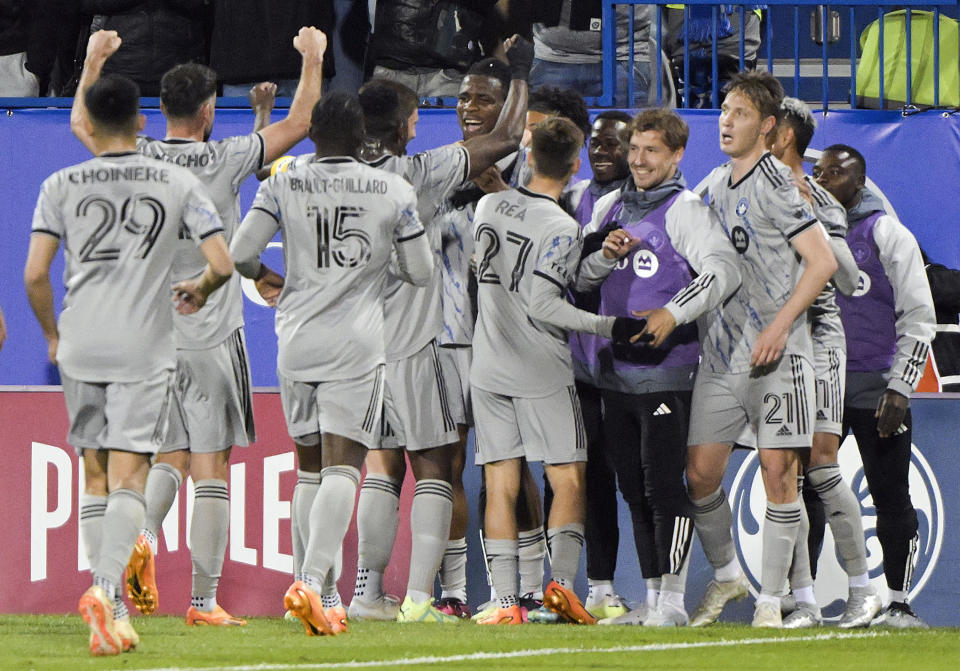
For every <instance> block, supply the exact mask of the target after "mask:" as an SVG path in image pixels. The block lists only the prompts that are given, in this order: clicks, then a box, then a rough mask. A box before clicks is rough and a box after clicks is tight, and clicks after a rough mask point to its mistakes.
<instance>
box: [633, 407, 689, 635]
mask: <svg viewBox="0 0 960 671" xmlns="http://www.w3.org/2000/svg"><path fill="white" fill-rule="evenodd" d="M641 399H642V401H641V403H639V404H637V405H636V406H635V408H634V413H635V415H634V416H635V421H636V422H637V423H638V424H639V425H640V427H641V428H640V461H641V465H642V469H643V472H644V473H645V475H646V477H645V478H644V480H643V484H644V494H645V497H646V499H647V501H648V502H649V505H650V508H651V509H652V511H653V529H654V543H655V546H654V551H655V553H656V559H657V574H658V575H659V576H660V581H661V583H660V594H659V597H658V599H657V604H656V610H655V611H654V612H653V613H652V614H651V615H650V617H649V618H648V619H647V621H646V622H645V623H644V624H646V625H648V626H661V627H662V626H684V625H686V624H687V623H688V622H689V618H688V616H687V611H686V607H685V605H684V594H685V593H686V567H687V559H688V555H689V552H690V541H691V540H692V538H693V510H692V504H691V503H690V499H689V497H688V496H687V492H686V486H685V485H684V481H683V473H684V467H685V465H686V442H687V427H688V420H689V407H690V394H689V393H688V392H678V393H672V392H664V393H654V394H644V395H643V396H642V397H641Z"/></svg>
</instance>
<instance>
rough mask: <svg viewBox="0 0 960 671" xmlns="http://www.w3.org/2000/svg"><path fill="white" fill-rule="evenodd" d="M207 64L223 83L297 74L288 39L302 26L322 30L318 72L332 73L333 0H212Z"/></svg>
mask: <svg viewBox="0 0 960 671" xmlns="http://www.w3.org/2000/svg"><path fill="white" fill-rule="evenodd" d="M213 6H214V12H213V32H212V35H211V44H210V67H212V68H213V69H214V70H216V71H217V75H219V77H220V81H222V82H224V83H226V84H245V83H247V82H259V81H264V80H276V79H297V78H299V77H300V67H301V63H302V59H301V57H300V54H299V53H298V52H297V50H296V49H294V48H293V38H294V37H296V36H297V32H298V31H299V30H300V28H302V27H303V26H314V27H316V28H319V29H320V30H322V31H323V32H325V33H326V34H327V51H326V53H325V54H324V56H323V76H324V78H330V77H332V76H333V74H334V66H333V47H332V46H331V45H332V44H333V40H334V35H333V28H334V22H335V18H336V17H335V16H334V13H333V2H332V1H329V0H269V1H265V0H213Z"/></svg>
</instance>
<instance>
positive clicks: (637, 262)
mask: <svg viewBox="0 0 960 671" xmlns="http://www.w3.org/2000/svg"><path fill="white" fill-rule="evenodd" d="M659 269H660V259H658V258H657V255H656V254H654V253H653V252H651V251H650V250H649V249H638V250H637V252H636V253H635V254H634V255H633V272H635V273H636V274H637V277H639V278H641V279H646V278H648V277H653V276H654V275H656V274H657V270H659Z"/></svg>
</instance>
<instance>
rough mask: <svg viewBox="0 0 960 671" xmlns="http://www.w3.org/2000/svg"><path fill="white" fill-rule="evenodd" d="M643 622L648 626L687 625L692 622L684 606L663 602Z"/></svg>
mask: <svg viewBox="0 0 960 671" xmlns="http://www.w3.org/2000/svg"><path fill="white" fill-rule="evenodd" d="M643 624H644V626H647V627H686V626H687V625H688V624H690V617H689V616H688V615H687V611H685V610H684V609H683V608H678V607H677V606H670V605H666V604H661V605H658V606H657V608H656V610H654V611H653V612H652V613H650V616H649V617H648V618H647V619H646V621H645V622H644V623H643Z"/></svg>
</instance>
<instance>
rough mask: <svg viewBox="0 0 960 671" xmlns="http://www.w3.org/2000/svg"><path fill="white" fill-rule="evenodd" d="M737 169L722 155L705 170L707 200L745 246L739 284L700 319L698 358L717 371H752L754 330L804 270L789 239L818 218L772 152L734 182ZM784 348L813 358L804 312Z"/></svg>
mask: <svg viewBox="0 0 960 671" xmlns="http://www.w3.org/2000/svg"><path fill="white" fill-rule="evenodd" d="M732 171H733V166H732V165H731V164H730V163H725V164H724V165H722V166H720V167H719V168H714V170H713V171H712V172H711V173H710V174H709V175H708V176H707V199H708V202H709V204H710V207H711V208H713V210H714V212H715V213H716V215H717V217H718V219H719V221H720V225H721V226H722V227H723V230H724V231H725V232H726V234H727V236H728V237H729V238H730V240H731V241H732V242H733V246H734V247H735V248H736V250H737V251H738V252H739V253H740V276H741V279H742V284H741V287H740V290H739V291H737V292H736V293H734V294H733V296H731V297H730V299H729V300H728V301H727V302H726V303H725V304H724V305H723V306H721V307H720V308H718V309H716V310H713V311H711V312H708V313H707V314H706V315H704V317H703V318H702V319H701V320H700V329H701V333H702V334H703V337H702V339H701V355H702V360H701V365H706V366H709V367H710V369H711V370H712V371H713V372H716V373H725V372H726V373H746V372H749V371H750V354H751V352H752V350H753V346H754V343H755V342H756V340H757V337H758V336H759V335H760V333H761V332H762V331H763V329H764V328H766V326H767V325H769V324H770V322H771V321H773V318H774V317H775V316H776V314H777V312H778V311H779V310H780V308H781V307H783V304H784V303H786V301H787V299H788V298H789V297H790V295H791V294H792V293H793V289H794V286H796V284H797V281H798V280H799V279H800V275H801V273H802V266H801V263H800V260H799V258H798V256H797V254H796V252H795V251H794V250H793V248H792V247H791V245H790V240H791V239H792V238H793V237H795V236H796V235H799V234H800V233H802V232H804V231H806V230H807V229H808V228H810V227H811V226H819V223H818V222H817V220H816V218H815V217H814V216H813V212H812V211H811V209H810V206H809V204H808V203H807V201H806V200H804V198H803V197H802V196H801V195H800V192H799V191H798V189H797V187H796V186H795V185H794V183H793V175H792V172H791V171H790V169H789V168H788V167H787V166H785V165H784V164H783V163H781V162H780V161H778V160H777V159H775V158H774V157H773V156H771V155H770V154H764V155H763V156H762V157H761V158H760V160H759V161H757V163H756V165H754V166H753V168H752V169H751V170H750V172H748V173H747V174H746V175H745V176H744V177H742V178H741V179H740V181H738V182H737V183H736V184H734V183H732V181H731V176H732ZM787 354H798V355H802V356H805V357H807V359H808V360H809V361H810V362H811V363H812V362H813V354H812V344H811V338H810V330H809V327H808V325H807V319H806V315H802V316H801V317H800V318H798V319H797V320H796V321H795V322H794V324H793V327H792V328H791V330H790V335H789V336H788V338H787V345H786V348H785V349H784V355H787Z"/></svg>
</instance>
